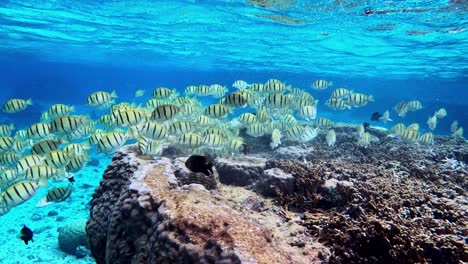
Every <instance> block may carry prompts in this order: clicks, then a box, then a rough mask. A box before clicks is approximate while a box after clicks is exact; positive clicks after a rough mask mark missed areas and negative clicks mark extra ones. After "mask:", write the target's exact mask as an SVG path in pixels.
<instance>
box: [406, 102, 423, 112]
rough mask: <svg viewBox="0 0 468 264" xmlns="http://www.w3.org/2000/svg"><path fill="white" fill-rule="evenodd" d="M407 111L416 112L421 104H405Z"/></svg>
mask: <svg viewBox="0 0 468 264" xmlns="http://www.w3.org/2000/svg"><path fill="white" fill-rule="evenodd" d="M406 106H407V107H408V110H409V111H417V110H419V109H421V108H422V103H421V102H420V101H418V100H412V101H409V102H407V103H406Z"/></svg>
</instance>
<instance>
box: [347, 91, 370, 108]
mask: <svg viewBox="0 0 468 264" xmlns="http://www.w3.org/2000/svg"><path fill="white" fill-rule="evenodd" d="M369 102H374V96H372V95H366V94H362V93H352V94H350V95H349V99H348V104H349V105H351V106H354V107H360V106H365V105H367V103H369Z"/></svg>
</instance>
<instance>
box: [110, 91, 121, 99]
mask: <svg viewBox="0 0 468 264" xmlns="http://www.w3.org/2000/svg"><path fill="white" fill-rule="evenodd" d="M118 97H119V96H117V93H116V92H115V90H112V92H111V98H118Z"/></svg>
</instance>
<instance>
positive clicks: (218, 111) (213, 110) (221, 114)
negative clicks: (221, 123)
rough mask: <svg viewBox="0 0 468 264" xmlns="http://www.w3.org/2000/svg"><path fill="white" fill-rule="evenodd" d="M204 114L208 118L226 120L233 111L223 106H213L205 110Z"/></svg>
mask: <svg viewBox="0 0 468 264" xmlns="http://www.w3.org/2000/svg"><path fill="white" fill-rule="evenodd" d="M204 113H205V115H207V116H211V117H214V118H219V119H225V118H226V117H227V114H228V113H232V110H231V109H230V108H229V107H226V106H224V105H222V104H212V105H209V106H208V107H206V108H205V111H204Z"/></svg>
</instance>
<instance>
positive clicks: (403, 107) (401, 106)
mask: <svg viewBox="0 0 468 264" xmlns="http://www.w3.org/2000/svg"><path fill="white" fill-rule="evenodd" d="M393 110H395V112H396V113H397V114H398V116H400V117H404V116H406V113H407V112H408V105H407V104H406V102H399V103H398V104H396V105H395V106H394V107H393Z"/></svg>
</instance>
